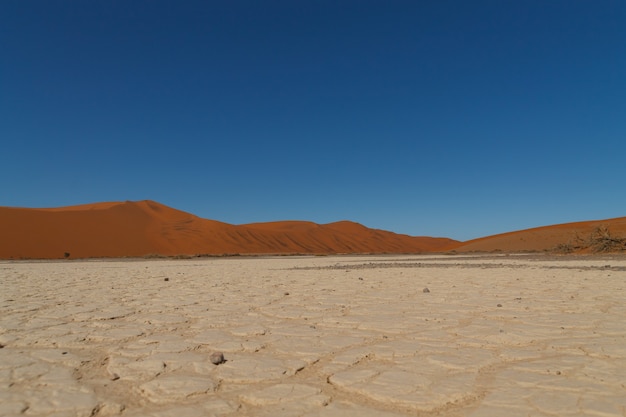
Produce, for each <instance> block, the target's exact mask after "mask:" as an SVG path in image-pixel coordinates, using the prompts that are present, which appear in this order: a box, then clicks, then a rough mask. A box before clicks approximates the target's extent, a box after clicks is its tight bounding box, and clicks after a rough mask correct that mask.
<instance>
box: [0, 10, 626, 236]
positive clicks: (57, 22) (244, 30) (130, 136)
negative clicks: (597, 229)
mask: <svg viewBox="0 0 626 417" xmlns="http://www.w3.org/2000/svg"><path fill="white" fill-rule="evenodd" d="M0 137H1V138H2V139H1V140H2V142H1V143H2V148H1V150H0V205H2V206H19V207H56V206H68V205H75V204H84V203H92V202H99V201H124V200H144V199H151V200H155V201H158V202H160V203H163V204H166V205H169V206H172V207H175V208H177V209H180V210H184V211H188V212H191V213H193V214H196V215H198V216H201V217H205V218H209V219H215V220H220V221H224V222H228V223H233V224H242V223H252V222H264V221H274V220H292V219H293V220H310V221H314V222H317V223H328V222H333V221H337V220H344V219H348V220H353V221H356V222H359V223H362V224H364V225H366V226H368V227H372V228H379V229H385V230H391V231H394V232H398V233H405V234H410V235H428V236H446V237H451V238H455V239H459V240H467V239H471V238H476V237H480V236H485V235H491V234H495V233H501V232H507V231H512V230H519V229H524V228H529V227H535V226H542V225H547V224H554V223H564V222H570V221H579V220H591V219H604V218H611V217H621V216H626V1H622V0H600V1H592V0H589V1H577V0H562V1H558V0H554V1H553V0H541V1H535V0H524V1H507V0H494V1H482V0H475V1H462V0H458V1H446V0H437V1H418V0H411V1H387V0H381V1H368V0H345V1H344V0H319V1H310V0H297V1H294V0H288V1H274V0H268V1H239V0H229V1H208V0H207V1H159V0H142V1H140V0H133V1H127V0H117V1H113V0H98V1H96V0H94V1H82V0H73V1H48V0H45V1H34V0H33V1H19V0H7V1H2V2H0Z"/></svg>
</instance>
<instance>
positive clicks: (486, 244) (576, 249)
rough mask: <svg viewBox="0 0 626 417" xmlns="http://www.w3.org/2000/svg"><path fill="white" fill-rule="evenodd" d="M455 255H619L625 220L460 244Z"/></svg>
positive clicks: (543, 229)
mask: <svg viewBox="0 0 626 417" xmlns="http://www.w3.org/2000/svg"><path fill="white" fill-rule="evenodd" d="M453 249H454V250H456V251H457V252H495V251H502V252H539V251H554V252H561V253H588V252H618V251H623V250H626V217H619V218H616V219H608V220H593V221H586V222H576V223H564V224H557V225H553V226H543V227H535V228H532V229H526V230H520V231H516V232H509V233H502V234H498V235H493V236H487V237H483V238H479V239H474V240H469V241H467V242H464V243H459V244H458V246H456V247H455V248H453Z"/></svg>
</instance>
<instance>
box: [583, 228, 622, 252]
mask: <svg viewBox="0 0 626 417" xmlns="http://www.w3.org/2000/svg"><path fill="white" fill-rule="evenodd" d="M589 247H590V248H591V249H593V251H594V252H620V251H624V250H626V238H621V237H615V236H612V235H611V232H610V231H609V228H608V227H606V226H600V227H597V228H595V229H594V231H593V232H591V236H590V237H589Z"/></svg>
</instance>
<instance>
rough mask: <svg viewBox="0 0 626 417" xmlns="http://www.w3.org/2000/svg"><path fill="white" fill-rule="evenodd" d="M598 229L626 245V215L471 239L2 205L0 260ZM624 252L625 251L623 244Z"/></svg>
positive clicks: (384, 249)
mask: <svg viewBox="0 0 626 417" xmlns="http://www.w3.org/2000/svg"><path fill="white" fill-rule="evenodd" d="M598 227H605V228H607V229H608V230H609V231H610V233H611V236H614V237H619V238H623V242H624V244H625V245H626V217H621V218H617V219H609V220H598V221H589V222H578V223H567V224H560V225H554V226H545V227H538V228H534V229H528V230H521V231H517V232H510V233H503V234H499V235H494V236H488V237H483V238H480V239H475V240H471V241H467V242H459V241H455V240H452V239H447V238H432V237H412V236H407V235H401V234H396V233H392V232H387V231H384V230H377V229H369V228H367V227H365V226H363V225H361V224H358V223H353V222H349V221H342V222H336V223H329V224H316V223H311V222H305V221H283V222H270V223H253V224H246V225H231V224H227V223H222V222H218V221H215V220H207V219H202V218H200V217H197V216H194V215H192V214H189V213H185V212H183V211H180V210H176V209H173V208H170V207H167V206H164V205H162V204H159V203H156V202H154V201H139V202H112V203H111V202H109V203H96V204H85V205H80V206H72V207H59V208H47V209H29V208H13V207H0V259H56V258H63V257H65V254H66V253H68V254H69V256H70V257H71V258H97V257H134V256H146V255H164V256H173V255H204V254H206V255H223V254H295V253H303V254H305V253H306V254H332V253H424V252H445V251H450V250H454V251H456V252H493V251H502V252H523V251H535V252H536V251H544V250H553V249H555V248H556V247H557V246H559V245H561V248H566V247H567V245H569V246H570V248H571V249H572V250H574V251H577V252H584V251H585V250H589V249H588V247H586V246H585V245H586V244H587V246H588V240H589V237H590V236H591V235H592V233H593V231H594V230H596V229H597V228H598ZM624 249H626V246H625V247H624Z"/></svg>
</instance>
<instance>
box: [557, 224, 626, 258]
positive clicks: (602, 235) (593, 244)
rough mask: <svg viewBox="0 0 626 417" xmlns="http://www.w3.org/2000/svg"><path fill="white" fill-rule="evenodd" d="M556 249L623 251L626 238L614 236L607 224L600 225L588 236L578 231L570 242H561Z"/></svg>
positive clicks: (602, 251) (625, 249)
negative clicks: (583, 235)
mask: <svg viewBox="0 0 626 417" xmlns="http://www.w3.org/2000/svg"><path fill="white" fill-rule="evenodd" d="M554 251H555V252H558V253H572V252H580V251H591V252H594V253H607V252H623V251H626V238H624V237H617V236H613V235H611V232H610V230H609V228H608V227H607V226H599V227H596V228H595V229H594V230H593V231H592V232H591V234H590V235H589V236H588V237H586V238H584V237H582V236H580V235H579V234H578V233H577V234H576V235H575V236H574V238H573V239H572V240H571V241H570V242H567V243H561V244H559V245H558V246H557V247H556V248H555V250H554Z"/></svg>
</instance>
